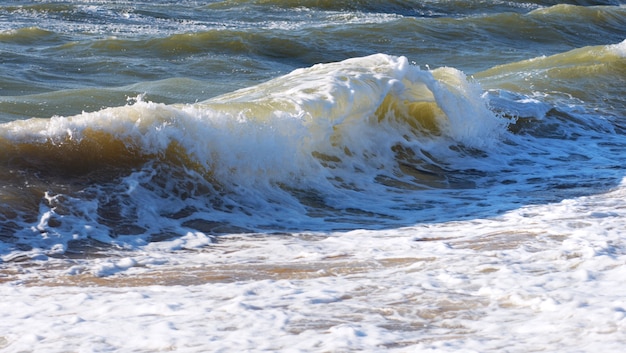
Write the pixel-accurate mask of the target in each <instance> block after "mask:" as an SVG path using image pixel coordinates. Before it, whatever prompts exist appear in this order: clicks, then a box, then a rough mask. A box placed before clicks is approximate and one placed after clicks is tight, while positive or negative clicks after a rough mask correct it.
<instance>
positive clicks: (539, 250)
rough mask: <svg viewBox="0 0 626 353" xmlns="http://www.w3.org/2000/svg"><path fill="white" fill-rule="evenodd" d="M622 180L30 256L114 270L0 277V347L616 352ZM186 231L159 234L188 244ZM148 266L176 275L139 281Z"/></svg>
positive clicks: (622, 310) (621, 307)
mask: <svg viewBox="0 0 626 353" xmlns="http://www.w3.org/2000/svg"><path fill="white" fill-rule="evenodd" d="M625 196H626V185H624V184H622V185H620V186H619V187H618V188H616V189H615V190H614V191H612V192H609V193H606V194H601V195H594V196H590V197H581V198H576V199H568V200H564V201H562V202H560V203H556V204H546V205H537V206H533V205H529V206H526V207H523V208H521V209H519V210H515V211H511V212H508V213H506V214H503V215H502V216H499V217H495V218H492V219H474V220H471V221H460V222H447V223H440V224H421V225H416V226H414V227H406V228H401V229H395V230H385V231H359V230H356V231H351V232H345V233H331V234H317V235H315V234H300V235H294V236H287V237H284V236H263V237H250V236H241V237H239V236H229V237H225V238H224V239H223V241H222V242H220V243H219V244H215V245H213V246H211V247H208V248H205V249H203V250H198V251H177V252H171V251H170V249H164V248H161V249H156V248H155V249H151V252H150V254H149V255H146V254H142V253H135V252H134V253H132V254H131V255H130V256H128V257H126V258H120V259H111V258H107V259H96V260H92V261H84V260H83V261H79V262H77V264H76V265H75V266H74V267H72V268H70V269H66V270H60V271H61V273H58V271H55V270H52V269H49V270H46V267H49V268H52V267H54V266H53V265H52V264H50V263H47V264H44V263H42V264H41V266H40V267H39V266H37V265H35V266H34V267H33V268H31V269H30V270H29V271H32V273H31V276H33V277H37V278H43V280H42V279H39V280H38V281H41V282H35V283H47V284H54V283H55V282H64V281H68V280H69V281H71V278H75V277H76V276H81V275H80V273H83V275H85V274H88V273H93V274H95V275H97V276H102V275H106V274H112V273H115V272H117V271H120V270H124V271H125V272H124V273H123V274H121V275H118V276H117V277H114V278H113V279H112V280H111V281H110V282H108V284H109V285H112V287H90V286H87V287H65V286H60V287H55V286H48V285H46V286H43V287H40V286H19V285H4V286H1V287H0V294H1V296H2V298H3V300H2V301H0V312H1V313H2V320H0V332H1V334H0V347H5V351H7V352H19V351H30V350H33V349H34V350H36V351H46V352H65V351H80V352H102V351H110V350H119V351H136V352H155V351H167V350H177V351H181V352H206V351H215V352H217V351H220V352H241V351H263V350H268V351H286V352H311V351H333V352H337V351H398V352H415V351H435V352H459V351H462V352H485V351H493V352H504V351H506V352H529V351H540V350H541V351H550V352H556V351H558V352H586V351H590V350H593V351H602V352H618V351H620V350H621V349H622V348H623V346H624V344H626V335H625V333H626V299H625V297H624V296H623V288H625V286H626V246H625V244H624V241H623V236H622V229H625V227H626V224H625V222H624V219H626V218H625V217H626V202H624V199H625ZM192 238H193V237H192V236H191V235H188V236H187V237H184V238H183V239H182V240H180V241H178V243H177V244H175V243H170V244H169V245H170V246H171V247H176V246H180V245H191V247H193V245H194V244H196V245H202V239H201V237H195V238H193V239H192ZM185 241H186V242H188V243H185V244H182V243H184V242H185ZM194 242H195V243H194ZM164 246H165V243H161V244H160V245H155V247H164ZM159 251H162V252H159ZM159 254H160V255H159ZM272 268H274V269H278V270H280V269H283V270H284V272H280V271H278V270H276V271H272ZM289 269H290V270H289ZM63 271H65V274H63ZM48 276H50V277H48ZM220 276H221V277H220ZM28 277H29V276H28V274H27V273H25V274H24V277H23V278H25V279H27V278H28ZM142 278H143V279H144V280H145V283H144V285H142V283H141V279H142ZM135 280H136V282H133V281H135ZM159 280H161V281H164V282H167V281H170V282H171V283H179V284H181V285H169V286H158V285H152V284H155V283H159ZM204 282H208V283H204ZM88 283H89V282H84V285H88ZM133 283H135V285H138V286H132V284H133ZM190 283H194V284H190ZM105 284H106V282H105ZM129 284H130V285H131V287H126V286H125V285H129ZM116 285H120V286H121V287H120V288H116V287H115V286H116Z"/></svg>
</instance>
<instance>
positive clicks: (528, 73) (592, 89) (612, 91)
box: [473, 42, 626, 115]
mask: <svg viewBox="0 0 626 353" xmlns="http://www.w3.org/2000/svg"><path fill="white" fill-rule="evenodd" d="M623 48H624V42H621V43H619V44H613V45H601V46H590V47H583V48H578V49H574V50H571V51H567V52H564V53H560V54H555V55H552V56H541V57H536V58H533V59H529V60H523V61H519V62H514V63H510V64H505V65H499V66H496V67H493V68H491V69H488V70H486V71H483V72H480V73H477V74H475V75H474V76H473V77H474V78H475V79H477V80H478V81H480V82H481V84H482V85H483V87H485V88H491V89H506V90H509V91H513V92H517V93H522V94H525V95H528V96H532V95H537V94H539V95H542V96H543V97H545V98H543V99H542V100H544V101H552V103H553V104H557V105H558V103H559V102H561V104H571V103H572V101H574V100H577V101H578V104H576V105H581V104H580V102H585V105H586V106H587V109H589V108H591V109H593V108H596V109H599V111H603V108H602V107H603V106H607V105H608V106H610V107H611V109H610V110H611V111H612V113H610V114H611V115H615V114H616V113H617V114H618V115H620V114H623V113H626V106H624V103H623V102H621V101H620V98H619V97H621V93H620V92H622V91H623V87H624V85H626V71H625V70H626V69H625V68H626V63H625V60H624V56H623ZM607 114H609V113H608V112H607Z"/></svg>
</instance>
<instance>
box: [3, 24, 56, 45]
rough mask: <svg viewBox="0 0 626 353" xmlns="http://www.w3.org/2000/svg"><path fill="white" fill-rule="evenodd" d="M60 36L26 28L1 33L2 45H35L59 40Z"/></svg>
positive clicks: (33, 28)
mask: <svg viewBox="0 0 626 353" xmlns="http://www.w3.org/2000/svg"><path fill="white" fill-rule="evenodd" d="M59 37H60V36H59V35H58V34H56V33H54V32H52V31H48V30H45V29H41V28H39V27H24V28H20V29H12V30H8V31H0V43H13V44H22V45H26V44H34V43H43V42H52V41H57V40H59Z"/></svg>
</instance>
